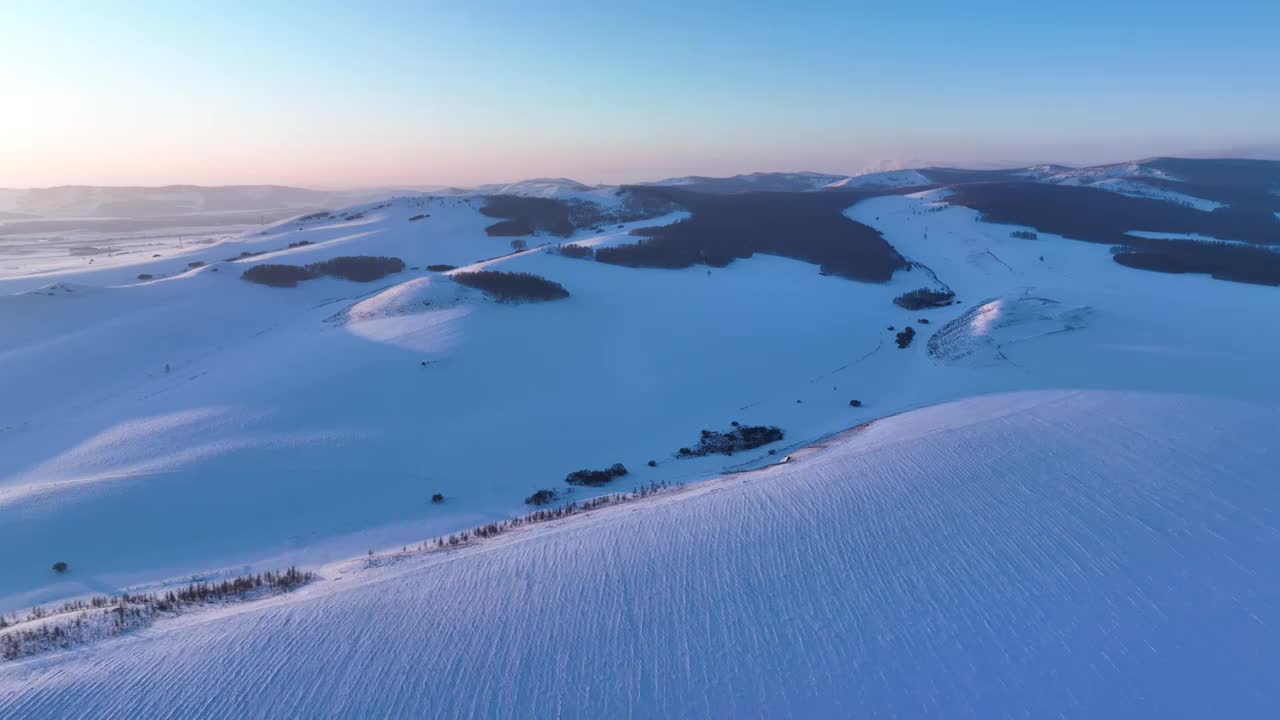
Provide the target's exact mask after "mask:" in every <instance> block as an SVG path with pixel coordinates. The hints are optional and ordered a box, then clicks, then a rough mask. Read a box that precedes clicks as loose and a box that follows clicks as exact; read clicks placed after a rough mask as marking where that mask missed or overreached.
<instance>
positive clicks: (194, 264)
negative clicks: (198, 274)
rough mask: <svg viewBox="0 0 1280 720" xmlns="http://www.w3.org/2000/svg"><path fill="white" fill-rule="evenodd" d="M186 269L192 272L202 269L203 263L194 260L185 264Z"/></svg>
mask: <svg viewBox="0 0 1280 720" xmlns="http://www.w3.org/2000/svg"><path fill="white" fill-rule="evenodd" d="M187 267H188V268H191V269H192V270H194V269H196V268H199V267H204V263H203V262H201V261H200V260H194V261H192V262H189V263H187Z"/></svg>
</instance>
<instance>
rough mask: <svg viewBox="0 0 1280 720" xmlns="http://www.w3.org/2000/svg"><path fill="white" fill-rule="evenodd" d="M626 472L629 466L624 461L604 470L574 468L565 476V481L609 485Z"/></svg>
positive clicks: (587, 484) (589, 484) (576, 483)
mask: <svg viewBox="0 0 1280 720" xmlns="http://www.w3.org/2000/svg"><path fill="white" fill-rule="evenodd" d="M626 474H627V468H626V467H625V466H624V465H623V464H622V463H614V464H613V465H611V466H609V467H607V468H605V469H604V470H574V471H573V472H571V473H569V474H568V475H565V476H564V481H565V482H567V483H569V484H570V485H585V486H587V487H600V486H601V485H607V484H609V483H611V482H613V481H614V480H615V479H617V478H620V477H622V476H623V475H626Z"/></svg>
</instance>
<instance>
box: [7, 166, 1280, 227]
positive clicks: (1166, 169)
mask: <svg viewBox="0 0 1280 720" xmlns="http://www.w3.org/2000/svg"><path fill="white" fill-rule="evenodd" d="M988 181H991V182H1037V183H1047V184H1064V186H1080V187H1094V188H1098V190H1106V191H1111V192H1116V193H1120V195H1129V196H1135V197H1153V199H1160V200H1170V201H1175V202H1179V204H1183V205H1188V206H1194V208H1198V209H1203V210H1213V209H1216V208H1220V206H1224V205H1226V204H1228V202H1225V201H1222V200H1213V199H1208V197H1203V196H1202V195H1197V193H1196V192H1188V190H1192V188H1203V187H1210V188H1213V192H1211V195H1221V192H1224V191H1231V190H1235V191H1245V192H1252V193H1258V192H1262V193H1275V192H1276V191H1277V188H1280V161H1276V160H1244V159H1207V160H1201V159H1181V158H1151V159H1146V160H1137V161H1130V163H1116V164H1108V165H1093V167H1087V168H1069V167H1065V165H1034V167H1027V168H1012V169H1002V170H974V169H963V168H915V169H900V170H881V172H868V173H856V174H832V173H814V172H760V173H745V174H737V176H731V177H705V176H685V177H675V178H666V179H659V181H653V182H643V183H634V184H636V186H646V187H678V188H682V190H687V191H692V192H704V193H716V195H736V193H742V192H815V191H838V190H884V188H900V187H924V186H941V184H957V183H972V182H988ZM612 187H614V186H593V184H586V183H582V182H579V181H575V179H571V178H531V179H525V181H518V182H512V183H492V184H483V186H476V187H470V188H467V187H447V186H435V187H415V188H396V187H390V188H370V190H355V191H321V190H307V188H301V187H288V186H273V184H261V186H223V187H202V186H191V184H175V186H164V187H97V186H63V187H49V188H28V190H6V188H0V220H24V219H27V220H29V219H56V218H101V219H106V218H156V217H172V215H202V217H207V215H212V214H219V213H241V214H243V213H253V211H269V213H273V214H274V217H279V211H282V210H297V211H298V213H302V211H307V210H316V209H333V208H343V206H349V205H355V204H360V202H367V201H372V200H376V199H383V197H389V196H396V195H401V196H426V195H438V196H449V195H456V196H463V195H516V196H525V197H547V199H570V197H573V196H577V195H582V193H593V192H595V193H598V192H600V191H608V190H611V188H612Z"/></svg>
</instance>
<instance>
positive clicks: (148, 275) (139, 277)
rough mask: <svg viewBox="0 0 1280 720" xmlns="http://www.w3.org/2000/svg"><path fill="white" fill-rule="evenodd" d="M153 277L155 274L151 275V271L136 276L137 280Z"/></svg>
mask: <svg viewBox="0 0 1280 720" xmlns="http://www.w3.org/2000/svg"><path fill="white" fill-rule="evenodd" d="M153 278H155V275H152V274H151V273H142V274H141V275H139V276H138V279H139V280H151V279H153Z"/></svg>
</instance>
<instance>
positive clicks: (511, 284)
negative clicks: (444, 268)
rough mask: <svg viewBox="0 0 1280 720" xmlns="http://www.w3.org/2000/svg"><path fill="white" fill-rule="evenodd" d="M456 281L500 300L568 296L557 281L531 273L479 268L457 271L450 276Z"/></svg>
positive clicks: (556, 298) (517, 300)
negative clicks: (471, 270)
mask: <svg viewBox="0 0 1280 720" xmlns="http://www.w3.org/2000/svg"><path fill="white" fill-rule="evenodd" d="M452 277H453V279H454V280H456V281H457V282H459V283H461V284H463V285H466V286H467V287H472V288H475V289H477V290H482V291H484V292H485V293H487V294H488V295H490V296H492V297H493V298H495V299H497V300H499V301H501V302H519V301H531V302H540V301H546V300H559V299H562V298H567V297H569V291H568V290H565V289H564V286H563V285H561V284H560V283H557V282H552V281H550V280H547V279H546V278H543V277H539V276H537V275H534V274H532V273H512V272H500V271H497V270H480V271H477V272H468V273H458V274H456V275H454V276H452Z"/></svg>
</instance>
